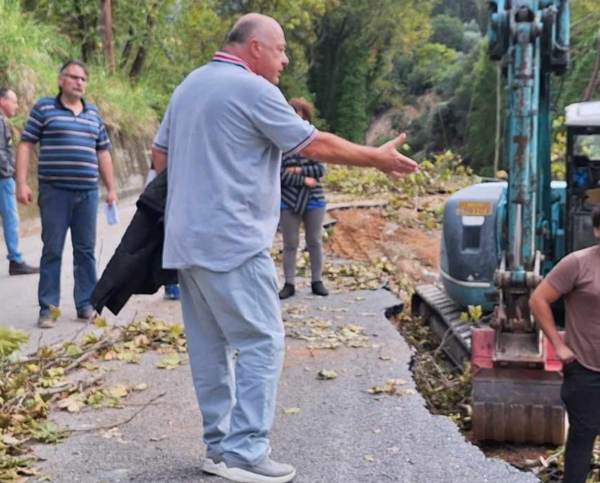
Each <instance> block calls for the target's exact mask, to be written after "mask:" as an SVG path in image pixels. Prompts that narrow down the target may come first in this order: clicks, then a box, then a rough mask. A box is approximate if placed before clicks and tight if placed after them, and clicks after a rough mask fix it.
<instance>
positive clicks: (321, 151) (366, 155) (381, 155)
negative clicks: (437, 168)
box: [301, 132, 418, 178]
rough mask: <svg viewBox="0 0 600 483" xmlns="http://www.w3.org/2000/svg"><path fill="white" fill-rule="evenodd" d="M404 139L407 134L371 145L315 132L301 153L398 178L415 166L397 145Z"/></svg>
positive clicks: (320, 159)
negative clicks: (381, 143) (362, 144)
mask: <svg viewBox="0 0 600 483" xmlns="http://www.w3.org/2000/svg"><path fill="white" fill-rule="evenodd" d="M405 140H406V134H400V136H398V137H397V138H395V139H393V140H391V141H389V142H387V143H385V144H383V145H382V146H380V147H378V148H374V147H370V146H361V145H359V144H354V143H351V142H350V141H346V140H345V139H343V138H341V137H339V136H336V135H335V134H331V133H326V132H318V133H317V135H316V137H315V139H314V140H313V141H312V142H311V143H310V144H309V145H308V146H306V147H305V148H304V149H303V150H302V151H301V154H302V155H303V156H306V157H307V158H310V159H316V160H318V161H324V162H326V163H333V164H345V165H348V166H361V167H369V168H377V169H378V170H380V171H383V172H384V173H386V174H388V175H390V176H393V177H395V178H400V177H402V175H404V174H406V173H413V172H415V171H417V169H418V165H417V163H416V162H415V161H413V160H412V159H410V158H409V157H407V156H404V155H403V154H401V153H400V152H398V150H397V149H396V148H397V147H398V146H400V145H402V144H403V143H404V141H405Z"/></svg>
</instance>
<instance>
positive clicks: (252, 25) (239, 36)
mask: <svg viewBox="0 0 600 483" xmlns="http://www.w3.org/2000/svg"><path fill="white" fill-rule="evenodd" d="M273 32H281V33H283V30H282V29H281V26H280V25H279V24H278V23H277V21H276V20H275V19H274V18H271V17H267V16H266V15H262V14H260V13H248V14H246V15H244V16H243V17H242V18H240V19H239V20H238V21H237V22H236V23H235V24H234V26H233V27H232V28H231V30H230V31H229V33H228V34H227V41H226V43H227V45H231V44H246V43H248V42H249V41H250V40H251V39H252V38H257V39H259V40H263V39H264V37H265V36H266V35H268V34H269V33H273Z"/></svg>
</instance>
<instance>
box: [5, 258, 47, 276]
mask: <svg viewBox="0 0 600 483" xmlns="http://www.w3.org/2000/svg"><path fill="white" fill-rule="evenodd" d="M34 273H40V268H39V267H32V266H31V265H27V264H26V263H25V262H21V263H17V262H15V261H14V260H11V261H10V263H9V265H8V274H9V275H33V274H34Z"/></svg>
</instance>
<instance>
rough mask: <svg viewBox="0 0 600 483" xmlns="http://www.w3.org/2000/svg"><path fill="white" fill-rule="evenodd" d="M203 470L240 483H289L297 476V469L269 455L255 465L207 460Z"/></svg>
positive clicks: (220, 459)
mask: <svg viewBox="0 0 600 483" xmlns="http://www.w3.org/2000/svg"><path fill="white" fill-rule="evenodd" d="M202 470H203V471H205V472H206V473H210V474H213V475H218V476H221V477H222V478H226V479H228V480H231V481H237V482H240V483H287V482H288V481H292V480H293V479H294V477H295V476H296V469H295V468H294V467H293V466H291V465H287V464H285V463H277V462H276V461H273V460H272V459H271V458H270V457H269V456H268V455H267V456H265V457H264V458H263V460H262V461H261V462H260V463H259V464H257V465H255V466H250V465H244V464H238V463H225V461H224V460H223V459H222V458H220V457H217V458H205V460H204V464H203V465H202Z"/></svg>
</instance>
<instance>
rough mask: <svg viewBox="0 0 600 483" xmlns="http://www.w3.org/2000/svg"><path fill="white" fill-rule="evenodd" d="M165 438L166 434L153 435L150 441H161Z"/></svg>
mask: <svg viewBox="0 0 600 483" xmlns="http://www.w3.org/2000/svg"><path fill="white" fill-rule="evenodd" d="M167 438H168V436H154V437H152V438H150V441H152V442H155V443H156V442H158V441H163V440H165V439H167Z"/></svg>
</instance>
